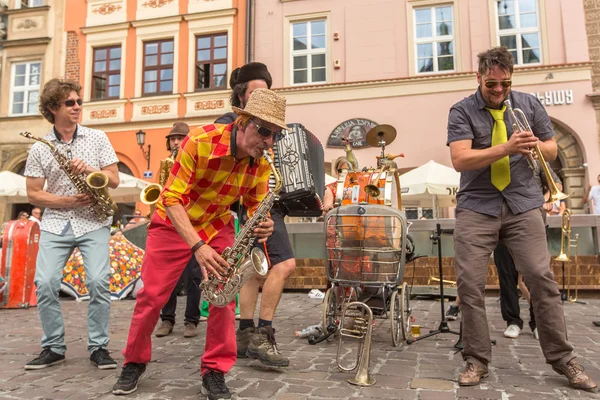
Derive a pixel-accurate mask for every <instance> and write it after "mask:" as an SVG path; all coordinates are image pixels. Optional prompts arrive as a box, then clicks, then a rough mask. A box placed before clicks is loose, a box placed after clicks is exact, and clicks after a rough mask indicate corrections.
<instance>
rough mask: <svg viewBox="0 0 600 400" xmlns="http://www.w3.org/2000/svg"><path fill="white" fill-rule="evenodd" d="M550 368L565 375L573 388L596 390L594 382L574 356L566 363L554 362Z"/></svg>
mask: <svg viewBox="0 0 600 400" xmlns="http://www.w3.org/2000/svg"><path fill="white" fill-rule="evenodd" d="M552 369H553V370H554V371H556V372H558V373H559V374H561V375H564V376H566V377H567V379H568V380H569V386H571V387H572V388H573V389H581V390H587V391H588V392H595V391H596V387H597V385H596V383H595V382H594V381H593V380H592V378H590V377H589V376H587V374H586V373H585V370H584V369H583V367H582V366H581V364H579V362H578V361H577V360H575V359H574V358H573V359H571V361H569V362H568V363H563V362H560V361H559V362H555V363H554V364H552Z"/></svg>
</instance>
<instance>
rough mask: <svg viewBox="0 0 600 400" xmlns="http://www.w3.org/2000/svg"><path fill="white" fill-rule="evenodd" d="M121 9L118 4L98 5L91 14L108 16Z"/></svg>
mask: <svg viewBox="0 0 600 400" xmlns="http://www.w3.org/2000/svg"><path fill="white" fill-rule="evenodd" d="M121 8H123V7H121V6H120V5H119V4H116V5H115V4H100V5H99V6H98V7H96V8H94V9H93V10H92V12H93V13H94V14H101V15H109V14H112V13H114V12H116V11H119V10H120V9H121Z"/></svg>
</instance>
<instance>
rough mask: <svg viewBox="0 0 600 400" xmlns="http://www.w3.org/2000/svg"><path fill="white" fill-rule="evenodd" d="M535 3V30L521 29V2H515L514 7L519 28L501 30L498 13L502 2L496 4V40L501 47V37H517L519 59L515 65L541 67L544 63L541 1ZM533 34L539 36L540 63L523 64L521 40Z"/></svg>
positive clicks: (536, 0) (516, 0)
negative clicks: (524, 36)
mask: <svg viewBox="0 0 600 400" xmlns="http://www.w3.org/2000/svg"><path fill="white" fill-rule="evenodd" d="M534 1H535V6H536V26H535V27H533V28H521V27H520V26H521V14H520V12H519V7H520V5H519V0H514V7H515V25H516V26H517V28H514V29H500V14H499V13H498V4H500V1H498V2H496V7H495V11H494V14H495V16H496V40H497V43H498V45H500V37H502V36H516V42H517V49H516V51H517V59H516V60H515V65H521V66H523V65H541V64H542V63H543V60H544V54H543V50H542V48H543V43H542V39H543V37H542V27H541V21H540V0H534ZM531 33H537V35H538V51H539V57H538V58H539V59H540V61H539V62H537V63H527V64H523V45H522V39H521V35H523V34H525V35H527V34H531Z"/></svg>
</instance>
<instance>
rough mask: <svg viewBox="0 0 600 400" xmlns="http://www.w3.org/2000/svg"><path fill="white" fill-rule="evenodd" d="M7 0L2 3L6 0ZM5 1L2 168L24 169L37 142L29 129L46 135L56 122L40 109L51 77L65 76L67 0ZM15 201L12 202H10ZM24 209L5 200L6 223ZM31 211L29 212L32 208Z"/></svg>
mask: <svg viewBox="0 0 600 400" xmlns="http://www.w3.org/2000/svg"><path fill="white" fill-rule="evenodd" d="M0 3H2V2H0ZM3 3H4V4H3V5H4V6H5V7H3V5H2V4H0V10H2V9H4V11H0V170H8V171H13V172H16V173H22V172H23V171H24V169H25V161H26V159H27V149H28V148H29V145H30V144H31V141H30V140H28V139H25V138H22V137H21V136H19V132H23V131H29V132H31V133H33V134H34V135H36V136H40V135H42V136H43V135H45V134H46V133H47V132H48V131H49V129H50V124H48V123H47V122H46V120H44V119H43V118H42V116H41V114H40V113H39V110H38V98H39V94H40V90H41V88H42V85H43V83H44V82H45V81H47V80H49V79H51V78H53V77H55V76H58V75H60V74H61V71H62V67H63V62H64V40H63V38H64V35H63V21H64V1H62V0H3ZM9 204H10V203H9ZM20 207H24V208H28V207H29V206H28V205H26V204H25V205H8V206H7V203H6V201H4V200H2V199H0V221H4V220H9V219H11V218H14V217H16V213H17V212H18V210H19V209H20ZM28 211H29V210H28Z"/></svg>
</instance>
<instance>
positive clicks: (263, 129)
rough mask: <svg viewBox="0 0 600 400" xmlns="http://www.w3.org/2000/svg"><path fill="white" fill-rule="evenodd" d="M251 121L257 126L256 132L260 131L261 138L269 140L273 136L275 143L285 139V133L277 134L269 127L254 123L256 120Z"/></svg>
mask: <svg viewBox="0 0 600 400" xmlns="http://www.w3.org/2000/svg"><path fill="white" fill-rule="evenodd" d="M250 121H252V123H253V124H254V125H256V130H257V131H258V134H259V135H260V136H262V137H264V138H268V137H271V136H273V141H275V142H279V141H280V140H281V139H283V133H281V132H275V131H272V130H270V129H269V128H267V127H264V126H260V125H259V124H257V123H256V122H254V120H252V119H251V120H250Z"/></svg>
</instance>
